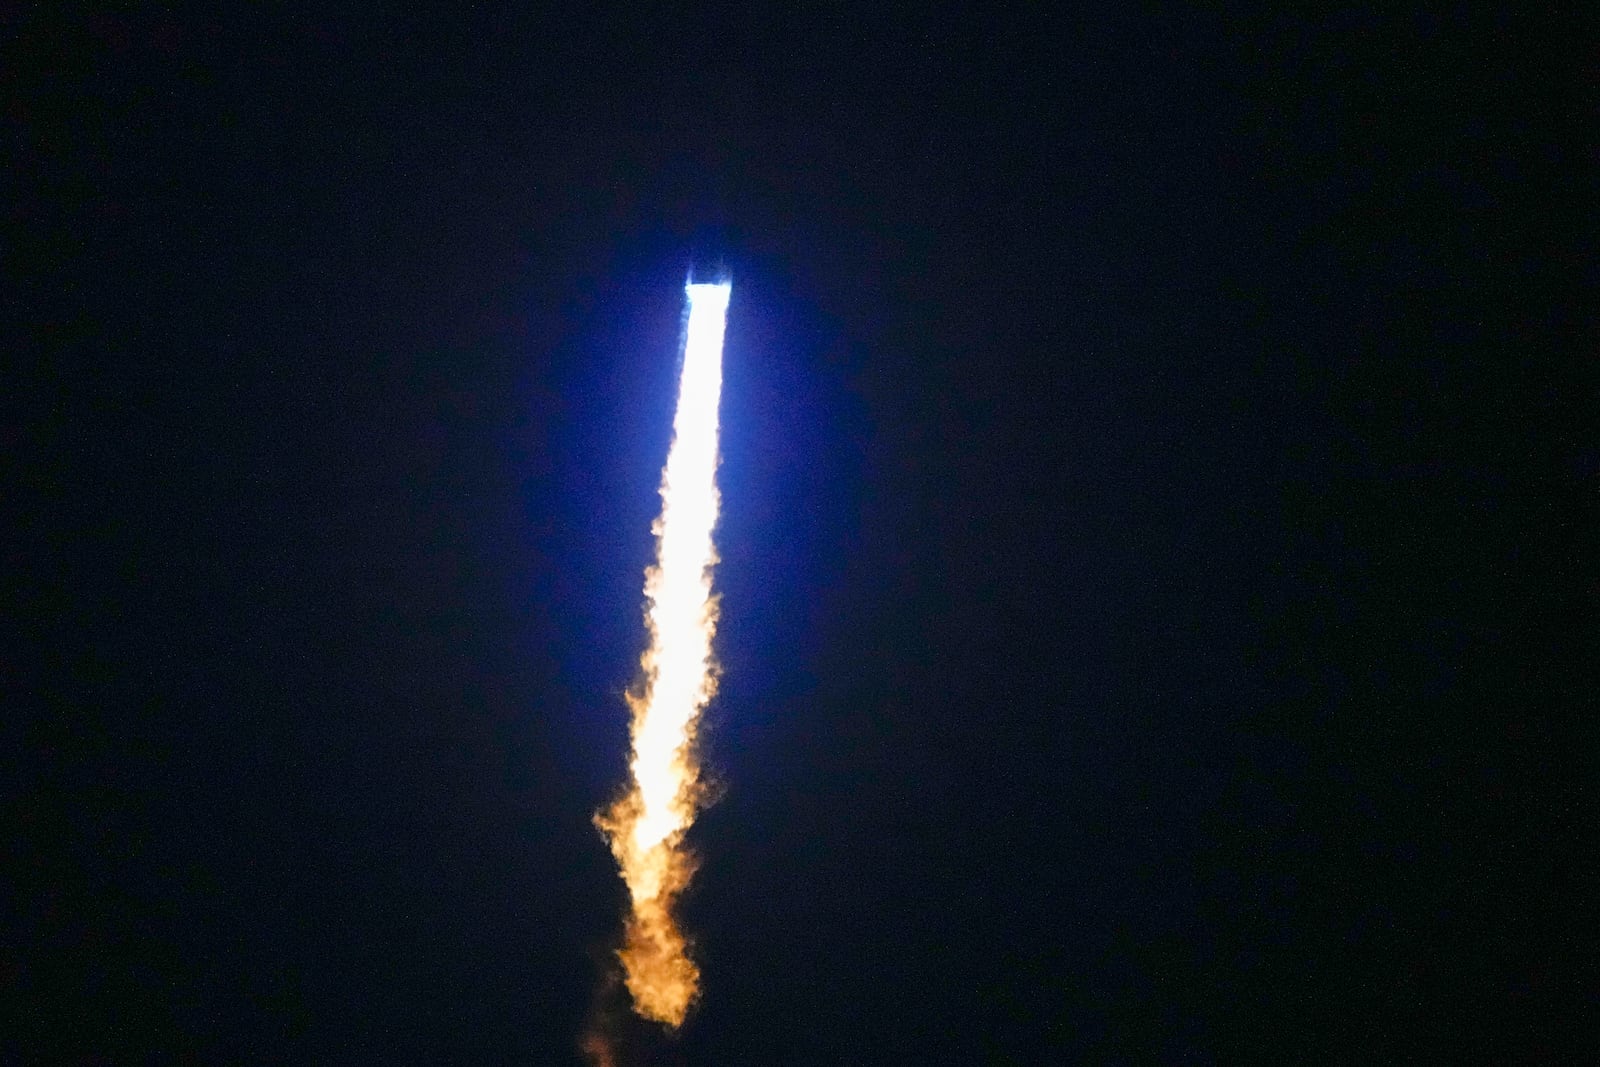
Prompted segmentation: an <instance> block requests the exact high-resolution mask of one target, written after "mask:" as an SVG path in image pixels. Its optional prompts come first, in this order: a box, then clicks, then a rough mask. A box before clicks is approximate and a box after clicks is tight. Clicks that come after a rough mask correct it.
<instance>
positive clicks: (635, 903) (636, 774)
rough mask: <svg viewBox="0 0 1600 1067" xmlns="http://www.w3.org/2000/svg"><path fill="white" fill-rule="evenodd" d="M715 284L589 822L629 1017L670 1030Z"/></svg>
mask: <svg viewBox="0 0 1600 1067" xmlns="http://www.w3.org/2000/svg"><path fill="white" fill-rule="evenodd" d="M729 292H730V286H729V285H728V284H727V283H721V284H716V285H694V284H691V285H689V286H688V301H689V324H688V329H687V334H686V338H685V341H684V349H683V374H682V378H681V379H680V382H679V386H678V410H677V415H676V417H675V418H674V420H673V424H672V434H673V438H672V447H671V449H670V451H669V452H668V453H667V466H666V469H665V470H664V471H663V472H662V476H661V517H660V518H659V519H657V520H656V523H655V527H654V532H655V536H656V562H655V565H654V566H652V567H651V568H649V570H647V571H646V572H645V583H644V593H645V600H646V605H645V622H646V625H647V628H648V631H649V637H650V644H649V647H648V648H647V649H646V650H645V653H644V655H643V657H642V658H641V660H640V665H641V666H642V667H643V673H644V677H643V681H642V682H641V683H640V685H639V686H638V688H637V689H636V690H635V691H633V692H630V693H629V694H628V704H629V707H630V708H631V709H632V712H633V725H632V741H633V751H632V753H631V756H630V760H629V770H630V776H631V780H630V784H629V788H628V792H627V793H626V794H625V795H624V796H623V797H622V798H621V799H619V800H618V801H617V802H616V803H614V804H612V805H611V806H610V807H609V808H607V809H606V810H605V811H603V812H600V813H599V814H597V815H596V816H595V823H596V825H598V826H599V827H600V830H601V831H602V832H603V833H604V834H605V836H606V840H607V841H608V842H609V843H610V845H611V851H612V853H613V854H614V855H615V856H616V858H617V865H618V866H619V867H620V868H621V871H622V879H623V881H624V882H625V883H627V887H628V896H629V898H630V902H631V904H630V912H629V915H628V918H627V923H626V928H625V931H624V937H623V945H622V948H621V949H620V950H619V951H618V953H617V955H618V958H620V959H621V961H622V968H623V981H624V983H625V984H626V985H627V987H628V993H629V994H630V995H631V996H632V998H633V1007H634V1011H635V1012H637V1013H638V1014H639V1015H641V1016H643V1017H644V1018H647V1019H653V1020H655V1021H656V1022H659V1023H663V1024H665V1025H666V1026H668V1027H672V1028H676V1027H678V1026H681V1025H682V1024H683V1020H684V1018H685V1016H686V1015H687V1014H688V1011H689V1007H690V1005H691V1004H693V1003H694V999H695V996H696V994H697V993H698V992H699V986H700V970H699V968H698V967H697V966H696V965H695V963H694V961H693V960H692V959H690V958H689V952H688V943H687V941H686V939H685V938H684V935H683V932H682V931H681V930H680V929H679V928H678V923H677V919H676V918H675V916H674V914H673V909H674V905H675V903H676V901H677V898H678V895H679V894H680V893H682V892H683V889H684V887H685V886H687V885H688V882H689V878H690V876H691V875H693V873H694V866H695V861H694V857H693V856H692V855H691V854H690V853H689V852H688V851H687V850H686V849H685V848H684V845H683V835H684V832H685V831H686V830H687V829H688V828H689V824H690V823H692V822H693V821H694V817H695V814H696V812H697V811H698V809H699V807H700V805H701V802H702V800H703V790H702V788H701V786H700V782H699V764H698V760H697V759H696V756H695V751H694V741H695V727H696V723H697V720H698V718H699V715H700V711H701V709H702V708H704V707H705V706H706V703H707V702H708V701H709V700H710V699H711V696H712V693H713V692H714V691H715V689H716V673H715V666H714V664H713V663H712V660H711V638H712V634H713V633H714V632H715V630H716V622H717V604H716V600H715V598H714V597H713V596H712V593H711V569H712V567H713V566H714V565H715V563H716V550H715V547H714V546H713V544H712V539H711V534H712V530H713V528H714V527H715V526H716V523H717V507H718V502H719V501H718V496H717V485H716V467H717V406H718V403H719V401H720V398H721V393H722V338H723V332H724V329H725V327H726V323H727V311H728V296H729Z"/></svg>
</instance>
